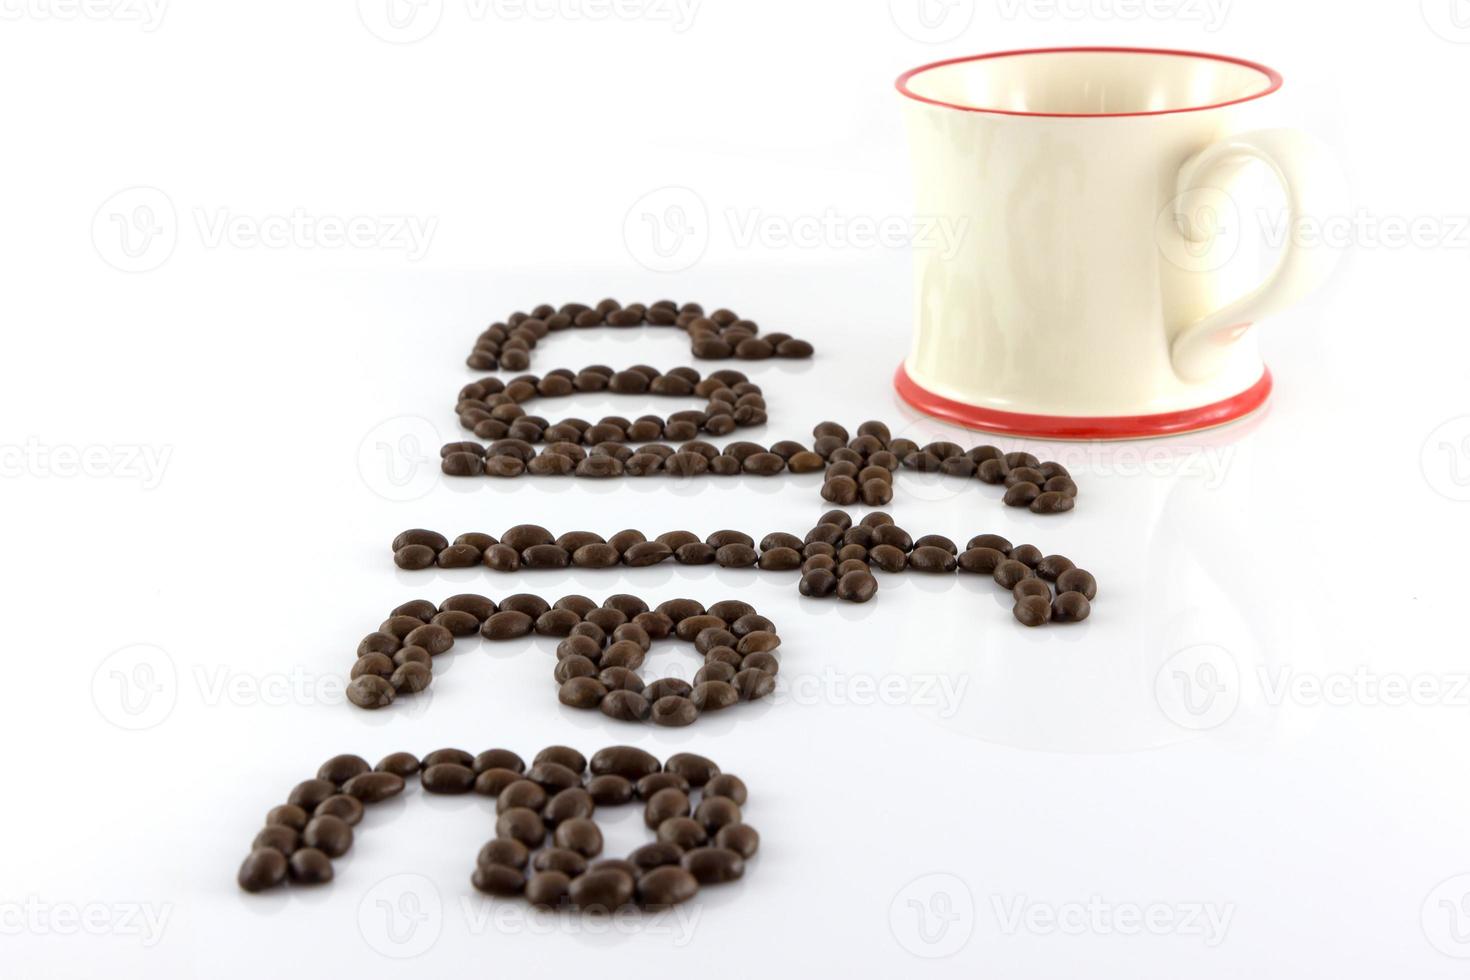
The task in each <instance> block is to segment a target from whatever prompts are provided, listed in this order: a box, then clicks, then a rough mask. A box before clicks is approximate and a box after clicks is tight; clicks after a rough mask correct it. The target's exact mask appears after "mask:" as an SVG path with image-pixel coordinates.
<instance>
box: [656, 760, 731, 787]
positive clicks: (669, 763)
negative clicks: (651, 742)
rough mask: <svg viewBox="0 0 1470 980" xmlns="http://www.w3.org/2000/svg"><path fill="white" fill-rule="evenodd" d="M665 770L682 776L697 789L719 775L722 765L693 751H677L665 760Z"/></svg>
mask: <svg viewBox="0 0 1470 980" xmlns="http://www.w3.org/2000/svg"><path fill="white" fill-rule="evenodd" d="M663 771H664V772H668V773H673V774H674V775H676V776H682V777H683V778H684V779H686V780H688V781H689V785H690V786H693V787H694V788H695V789H698V788H699V787H701V786H703V785H704V784H705V783H707V782H709V781H710V780H711V779H712V778H713V777H715V776H717V775H719V772H720V767H719V766H717V765H715V763H714V761H713V760H711V759H707V758H705V757H704V756H702V755H696V754H695V753H693V752H676V753H675V754H674V755H671V756H669V758H668V759H667V760H666V761H665V762H664V770H663Z"/></svg>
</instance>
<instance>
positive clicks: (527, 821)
mask: <svg viewBox="0 0 1470 980" xmlns="http://www.w3.org/2000/svg"><path fill="white" fill-rule="evenodd" d="M495 836H497V837H506V838H509V839H511V840H516V841H520V842H521V843H522V844H524V845H526V846H527V847H530V848H536V847H540V846H541V843H542V842H543V841H544V840H546V825H545V824H544V823H542V822H541V816H540V814H538V813H537V812H536V811H535V810H531V809H529V808H527V807H511V808H510V809H508V810H506V811H505V812H504V813H502V814H501V815H500V816H499V817H497V818H496V820H495Z"/></svg>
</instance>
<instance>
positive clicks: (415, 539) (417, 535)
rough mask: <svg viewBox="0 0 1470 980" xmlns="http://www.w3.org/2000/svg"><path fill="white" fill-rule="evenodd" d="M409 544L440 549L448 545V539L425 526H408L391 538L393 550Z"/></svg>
mask: <svg viewBox="0 0 1470 980" xmlns="http://www.w3.org/2000/svg"><path fill="white" fill-rule="evenodd" d="M409 545H423V546H424V547H426V548H429V549H431V550H433V551H442V550H443V549H444V548H447V547H449V539H448V538H446V537H445V536H444V535H442V534H440V533H439V532H438V531H430V530H427V529H426V528H421V527H415V528H410V529H409V530H407V531H404V532H402V533H400V534H399V535H398V537H396V538H394V539H393V550H394V551H398V550H400V549H402V548H405V547H408V546H409Z"/></svg>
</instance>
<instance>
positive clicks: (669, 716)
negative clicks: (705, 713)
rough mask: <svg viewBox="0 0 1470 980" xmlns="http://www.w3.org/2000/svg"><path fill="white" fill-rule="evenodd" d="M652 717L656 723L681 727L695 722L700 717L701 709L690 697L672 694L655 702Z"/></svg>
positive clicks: (651, 712)
mask: <svg viewBox="0 0 1470 980" xmlns="http://www.w3.org/2000/svg"><path fill="white" fill-rule="evenodd" d="M650 717H651V718H652V719H653V722H654V724H656V725H665V726H668V727H671V728H681V727H683V726H685V725H692V724H694V720H695V719H696V718H698V717H699V709H698V708H696V707H695V706H694V702H693V701H691V700H690V699H689V698H685V697H679V696H677V695H670V696H668V697H663V698H659V699H658V700H657V701H655V702H653V706H652V709H651V711H650Z"/></svg>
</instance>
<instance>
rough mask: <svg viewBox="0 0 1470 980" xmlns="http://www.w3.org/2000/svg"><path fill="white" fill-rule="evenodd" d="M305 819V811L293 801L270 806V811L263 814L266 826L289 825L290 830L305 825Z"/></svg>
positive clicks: (298, 828)
mask: <svg viewBox="0 0 1470 980" xmlns="http://www.w3.org/2000/svg"><path fill="white" fill-rule="evenodd" d="M328 799H330V797H328ZM323 802H325V800H324V801H323ZM318 805H320V804H318ZM306 820H307V813H306V811H305V810H304V809H302V808H301V807H299V806H297V805H296V804H294V803H282V804H281V805H280V806H275V807H271V810H270V812H269V813H267V814H266V815H265V822H266V826H276V825H279V826H282V827H290V828H291V829H292V830H300V829H302V828H303V827H305V826H306Z"/></svg>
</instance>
